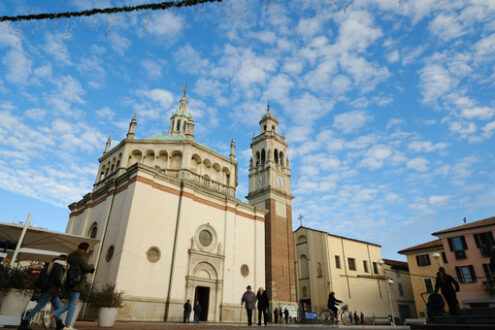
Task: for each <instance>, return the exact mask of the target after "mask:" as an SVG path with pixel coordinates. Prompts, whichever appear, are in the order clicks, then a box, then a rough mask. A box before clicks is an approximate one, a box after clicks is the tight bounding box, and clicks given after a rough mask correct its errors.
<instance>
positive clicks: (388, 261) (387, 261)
mask: <svg viewBox="0 0 495 330" xmlns="http://www.w3.org/2000/svg"><path fill="white" fill-rule="evenodd" d="M382 260H383V262H385V264H387V265H390V266H393V267H398V268H404V269H409V265H408V264H407V262H405V261H400V260H392V259H385V258H383V259H382Z"/></svg>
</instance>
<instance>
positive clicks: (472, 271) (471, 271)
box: [469, 265, 476, 282]
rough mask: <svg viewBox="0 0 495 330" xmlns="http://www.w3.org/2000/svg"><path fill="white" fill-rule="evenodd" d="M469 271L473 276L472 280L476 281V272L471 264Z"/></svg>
mask: <svg viewBox="0 0 495 330" xmlns="http://www.w3.org/2000/svg"><path fill="white" fill-rule="evenodd" d="M469 272H470V273H471V277H472V278H473V282H476V274H475V273H474V267H473V265H469Z"/></svg>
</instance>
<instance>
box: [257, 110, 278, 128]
mask: <svg viewBox="0 0 495 330" xmlns="http://www.w3.org/2000/svg"><path fill="white" fill-rule="evenodd" d="M268 119H271V120H273V121H274V122H275V123H277V124H278V120H277V118H275V116H274V115H273V114H272V113H271V111H270V106H268V109H267V111H266V113H265V114H264V116H263V117H261V120H260V124H261V123H262V122H264V121H265V120H268Z"/></svg>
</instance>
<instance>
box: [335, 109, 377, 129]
mask: <svg viewBox="0 0 495 330" xmlns="http://www.w3.org/2000/svg"><path fill="white" fill-rule="evenodd" d="M371 120H373V117H372V116H370V115H368V114H367V113H366V112H365V111H361V110H355V111H351V112H347V113H343V114H340V115H336V116H335V118H334V122H333V127H335V128H337V129H339V130H341V131H342V132H343V133H345V134H349V133H353V132H355V131H357V130H358V129H360V128H361V127H363V126H364V125H366V123H367V122H369V121H371Z"/></svg>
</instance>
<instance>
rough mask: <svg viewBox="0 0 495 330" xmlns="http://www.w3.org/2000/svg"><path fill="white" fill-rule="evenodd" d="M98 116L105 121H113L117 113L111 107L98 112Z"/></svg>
mask: <svg viewBox="0 0 495 330" xmlns="http://www.w3.org/2000/svg"><path fill="white" fill-rule="evenodd" d="M96 114H97V115H98V117H100V118H102V119H104V120H112V119H113V117H114V116H115V112H113V111H112V109H110V107H103V108H101V109H100V110H96Z"/></svg>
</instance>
